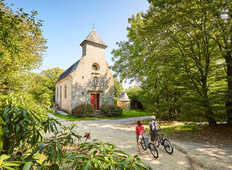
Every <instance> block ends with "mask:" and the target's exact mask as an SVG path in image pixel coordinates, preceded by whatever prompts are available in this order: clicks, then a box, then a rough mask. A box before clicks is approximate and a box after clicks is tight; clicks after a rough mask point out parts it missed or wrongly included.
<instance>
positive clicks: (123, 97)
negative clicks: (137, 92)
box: [117, 92, 130, 102]
mask: <svg viewBox="0 0 232 170" xmlns="http://www.w3.org/2000/svg"><path fill="white" fill-rule="evenodd" d="M117 100H119V101H122V102H129V101H130V99H129V97H128V96H127V94H126V92H122V94H120V96H119V97H118V99H117Z"/></svg>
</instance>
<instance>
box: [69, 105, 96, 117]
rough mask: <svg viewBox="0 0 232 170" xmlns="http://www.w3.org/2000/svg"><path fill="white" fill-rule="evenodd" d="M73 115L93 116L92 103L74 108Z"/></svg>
mask: <svg viewBox="0 0 232 170" xmlns="http://www.w3.org/2000/svg"><path fill="white" fill-rule="evenodd" d="M72 115H74V116H78V117H87V116H93V108H92V105H91V104H81V105H78V106H77V107H75V108H74V109H73V110H72Z"/></svg>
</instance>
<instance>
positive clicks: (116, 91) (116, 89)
mask: <svg viewBox="0 0 232 170" xmlns="http://www.w3.org/2000/svg"><path fill="white" fill-rule="evenodd" d="M123 91H124V88H123V87H122V85H121V83H120V82H119V81H117V80H114V97H116V98H117V97H119V96H120V94H121V93H122V92H123Z"/></svg>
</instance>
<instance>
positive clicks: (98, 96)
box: [97, 94, 100, 110]
mask: <svg viewBox="0 0 232 170" xmlns="http://www.w3.org/2000/svg"><path fill="white" fill-rule="evenodd" d="M99 109H100V94H97V110H99Z"/></svg>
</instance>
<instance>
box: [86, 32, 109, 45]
mask: <svg viewBox="0 0 232 170" xmlns="http://www.w3.org/2000/svg"><path fill="white" fill-rule="evenodd" d="M85 41H91V42H94V43H96V44H100V45H102V46H104V47H105V48H106V47H107V45H106V44H105V43H104V41H102V39H101V37H100V36H99V35H98V33H97V32H96V30H95V29H93V30H92V31H91V32H90V33H89V35H88V36H87V37H86V38H85V40H84V41H82V43H81V46H82V45H83V43H84V42H85Z"/></svg>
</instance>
